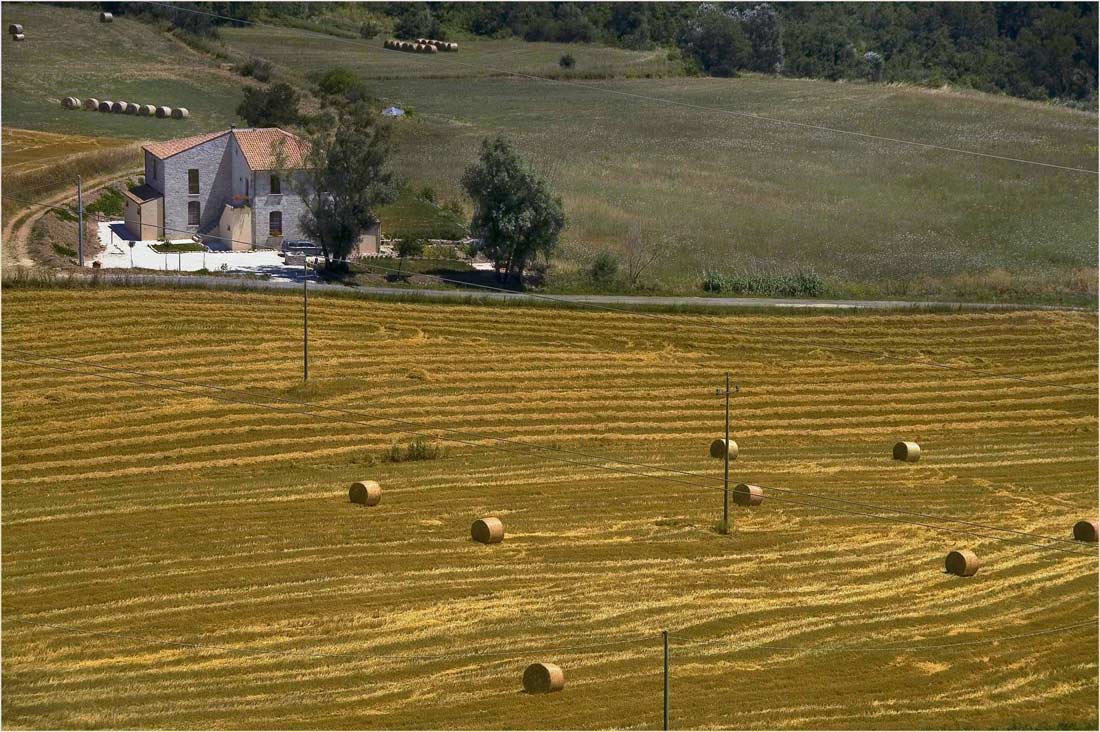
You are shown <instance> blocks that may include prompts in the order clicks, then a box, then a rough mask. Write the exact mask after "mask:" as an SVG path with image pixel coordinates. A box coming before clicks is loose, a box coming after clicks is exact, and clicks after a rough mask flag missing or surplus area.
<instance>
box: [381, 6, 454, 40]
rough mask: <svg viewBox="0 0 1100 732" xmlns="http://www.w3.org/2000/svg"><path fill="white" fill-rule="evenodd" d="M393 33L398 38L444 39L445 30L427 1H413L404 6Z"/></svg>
mask: <svg viewBox="0 0 1100 732" xmlns="http://www.w3.org/2000/svg"><path fill="white" fill-rule="evenodd" d="M393 33H394V35H395V36H397V37H398V38H405V39H412V38H438V39H440V40H442V38H443V35H444V33H443V31H442V29H441V28H440V26H439V22H438V21H437V20H436V19H435V18H434V17H433V16H432V11H431V10H430V9H429V8H428V5H427V4H426V3H411V4H409V5H407V6H404V7H403V13H402V15H401V16H400V17H399V18H398V19H397V23H396V24H395V25H394V28H393Z"/></svg>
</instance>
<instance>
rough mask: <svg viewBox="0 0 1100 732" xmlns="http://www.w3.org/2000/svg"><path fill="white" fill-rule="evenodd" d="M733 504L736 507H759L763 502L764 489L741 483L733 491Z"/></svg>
mask: <svg viewBox="0 0 1100 732" xmlns="http://www.w3.org/2000/svg"><path fill="white" fill-rule="evenodd" d="M733 502H734V503H736V504H737V505H738V506H759V505H760V504H761V503H763V502H764V489H763V488H761V487H760V486H758V485H749V484H748V483H741V484H740V485H738V486H737V487H736V488H734V489H733Z"/></svg>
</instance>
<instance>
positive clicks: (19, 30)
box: [8, 23, 27, 41]
mask: <svg viewBox="0 0 1100 732" xmlns="http://www.w3.org/2000/svg"><path fill="white" fill-rule="evenodd" d="M8 33H10V34H11V39H12V40H13V41H25V40H27V36H26V34H25V33H23V25H22V24H21V23H12V24H11V25H9V26H8Z"/></svg>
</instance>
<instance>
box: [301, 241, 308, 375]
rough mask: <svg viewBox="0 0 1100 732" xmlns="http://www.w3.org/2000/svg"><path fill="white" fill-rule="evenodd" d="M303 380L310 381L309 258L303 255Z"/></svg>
mask: <svg viewBox="0 0 1100 732" xmlns="http://www.w3.org/2000/svg"><path fill="white" fill-rule="evenodd" d="M302 381H309V258H308V257H306V256H305V255H302Z"/></svg>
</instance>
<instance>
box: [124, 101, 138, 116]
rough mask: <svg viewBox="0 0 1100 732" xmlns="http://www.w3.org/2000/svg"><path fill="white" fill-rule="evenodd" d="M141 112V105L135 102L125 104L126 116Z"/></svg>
mask: <svg viewBox="0 0 1100 732" xmlns="http://www.w3.org/2000/svg"><path fill="white" fill-rule="evenodd" d="M140 111H141V105H140V104H138V103H137V102H127V103H126V114H137V113H138V112H140Z"/></svg>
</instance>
